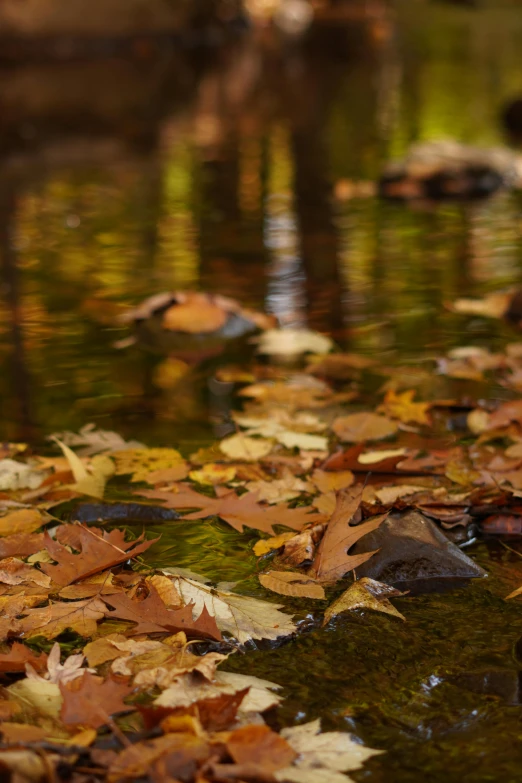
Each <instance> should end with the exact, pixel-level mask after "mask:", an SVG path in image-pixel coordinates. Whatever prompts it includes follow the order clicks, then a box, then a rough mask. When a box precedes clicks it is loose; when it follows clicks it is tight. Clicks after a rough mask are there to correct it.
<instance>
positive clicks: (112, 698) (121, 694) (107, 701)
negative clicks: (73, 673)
mask: <svg viewBox="0 0 522 783" xmlns="http://www.w3.org/2000/svg"><path fill="white" fill-rule="evenodd" d="M131 690H132V688H131V687H130V686H129V685H128V684H127V683H124V682H116V681H115V680H112V679H108V680H105V682H104V681H103V679H102V678H101V677H97V676H95V675H94V674H91V673H90V672H87V671H86V672H85V673H84V674H83V676H82V677H77V678H76V679H75V680H72V682H68V683H67V685H64V684H63V683H60V691H61V694H62V698H63V704H62V709H61V712H60V717H61V719H62V720H63V722H64V723H66V724H78V725H81V726H88V727H89V728H92V729H97V728H99V727H100V726H103V725H105V724H106V723H108V721H109V718H110V716H111V715H114V714H116V713H118V712H129V711H130V710H132V709H134V707H129V706H128V705H127V704H125V703H124V702H123V699H124V698H125V697H126V696H128V695H129V693H130V692H131Z"/></svg>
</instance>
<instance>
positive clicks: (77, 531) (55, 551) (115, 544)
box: [41, 525, 158, 586]
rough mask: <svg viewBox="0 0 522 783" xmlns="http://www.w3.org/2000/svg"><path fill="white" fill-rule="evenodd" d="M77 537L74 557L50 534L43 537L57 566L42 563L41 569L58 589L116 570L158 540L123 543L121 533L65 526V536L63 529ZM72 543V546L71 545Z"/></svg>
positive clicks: (61, 529) (80, 526) (118, 531)
mask: <svg viewBox="0 0 522 783" xmlns="http://www.w3.org/2000/svg"><path fill="white" fill-rule="evenodd" d="M71 528H72V530H71V531H70V532H71V534H72V535H74V537H75V541H74V543H72V542H70V543H71V544H72V545H73V546H74V548H75V549H78V550H80V551H79V552H78V554H73V553H72V552H70V551H69V550H68V549H67V548H66V547H65V546H63V545H62V544H60V543H59V542H58V541H55V540H54V539H53V538H51V536H50V535H49V534H48V533H45V534H44V546H45V549H47V551H48V552H49V554H50V555H51V557H52V558H53V560H56V562H57V563H58V565H51V564H50V563H42V564H41V569H42V571H44V573H46V574H47V575H48V576H50V577H51V579H52V580H53V582H55V583H56V584H58V585H63V586H65V585H69V584H71V583H73V582H78V581H79V580H80V579H85V578H86V577H88V576H92V575H93V574H96V573H98V572H99V571H105V570H107V569H109V568H112V567H113V566H116V565H119V564H120V563H124V562H125V561H127V560H130V559H131V558H132V557H136V555H139V554H141V553H142V552H145V551H146V550H147V549H148V548H149V547H150V546H152V544H154V543H155V542H156V541H158V539H157V538H156V539H153V540H151V541H143V540H142V539H143V536H140V538H138V539H136V540H135V541H124V533H123V532H122V531H121V530H112V531H111V532H110V533H106V532H103V533H102V531H100V530H98V529H97V528H92V527H87V526H86V525H64V526H62V527H61V528H59V530H60V532H61V534H62V535H64V529H65V530H67V529H71ZM68 543H69V542H68Z"/></svg>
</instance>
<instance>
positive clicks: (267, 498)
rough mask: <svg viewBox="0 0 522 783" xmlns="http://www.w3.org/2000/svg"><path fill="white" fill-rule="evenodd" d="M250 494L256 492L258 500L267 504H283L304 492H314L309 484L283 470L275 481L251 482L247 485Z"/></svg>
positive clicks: (285, 469)
mask: <svg viewBox="0 0 522 783" xmlns="http://www.w3.org/2000/svg"><path fill="white" fill-rule="evenodd" d="M246 488H247V489H248V491H249V492H255V493H256V495H257V498H258V500H261V501H264V502H265V503H270V504H273V503H283V502H285V501H287V500H293V499H294V498H298V497H299V496H300V495H302V494H303V492H311V491H313V487H312V486H311V485H310V484H309V483H308V482H307V481H303V480H302V479H300V478H297V477H296V476H294V475H293V474H292V473H291V472H290V471H289V470H288V468H284V469H283V474H282V477H281V478H280V479H274V480H273V481H249V482H248V483H247V485H246Z"/></svg>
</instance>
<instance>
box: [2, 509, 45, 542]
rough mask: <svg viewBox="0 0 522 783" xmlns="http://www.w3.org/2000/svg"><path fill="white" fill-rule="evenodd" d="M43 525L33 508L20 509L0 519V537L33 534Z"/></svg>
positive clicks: (38, 513) (40, 517)
mask: <svg viewBox="0 0 522 783" xmlns="http://www.w3.org/2000/svg"><path fill="white" fill-rule="evenodd" d="M42 525H43V518H42V515H41V513H40V512H39V511H37V510H36V509H35V508H21V509H20V510H19V511H11V512H10V513H9V514H6V515H5V516H3V517H0V536H11V535H14V534H15V533H33V532H34V531H35V530H38V528H39V527H41V526H42Z"/></svg>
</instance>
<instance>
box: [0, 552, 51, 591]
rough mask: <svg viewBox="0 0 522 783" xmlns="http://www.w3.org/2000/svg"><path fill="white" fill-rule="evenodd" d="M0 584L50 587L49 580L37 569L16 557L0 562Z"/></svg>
mask: <svg viewBox="0 0 522 783" xmlns="http://www.w3.org/2000/svg"><path fill="white" fill-rule="evenodd" d="M0 583H2V584H6V585H22V584H37V585H40V587H50V585H51V580H50V578H49V577H48V576H46V575H45V574H42V572H41V571H39V570H38V569H37V568H35V567H34V566H32V565H29V564H28V563H24V562H23V560H19V559H18V558H16V557H6V558H4V559H3V560H0Z"/></svg>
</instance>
